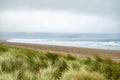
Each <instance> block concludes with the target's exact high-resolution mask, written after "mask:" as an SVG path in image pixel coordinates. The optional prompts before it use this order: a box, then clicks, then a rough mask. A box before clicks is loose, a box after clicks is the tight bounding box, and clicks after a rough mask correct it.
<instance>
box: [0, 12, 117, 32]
mask: <svg viewBox="0 0 120 80" xmlns="http://www.w3.org/2000/svg"><path fill="white" fill-rule="evenodd" d="M0 15H1V21H2V23H1V24H2V28H1V31H25V32H68V33H86V32H87V33H88V32H90V33H100V32H106V30H108V29H109V32H118V31H117V30H118V24H117V22H116V21H115V20H114V19H113V18H109V17H104V16H98V15H90V14H84V13H83V14H79V13H75V12H67V11H63V10H58V11H57V10H41V11H40V10H38V11H37V10H32V11H6V12H3V13H1V14H0ZM109 32H108V33H109Z"/></svg>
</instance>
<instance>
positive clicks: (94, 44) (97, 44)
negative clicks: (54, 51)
mask: <svg viewBox="0 0 120 80" xmlns="http://www.w3.org/2000/svg"><path fill="white" fill-rule="evenodd" d="M7 41H8V42H19V43H33V44H48V45H60V46H74V47H85V48H98V49H110V50H120V41H84V40H62V39H15V38H14V39H9V40H7Z"/></svg>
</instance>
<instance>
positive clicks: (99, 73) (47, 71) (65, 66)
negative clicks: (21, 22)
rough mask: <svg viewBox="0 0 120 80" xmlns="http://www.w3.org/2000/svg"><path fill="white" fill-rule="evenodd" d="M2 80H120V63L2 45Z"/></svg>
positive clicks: (0, 60) (0, 75)
mask: <svg viewBox="0 0 120 80" xmlns="http://www.w3.org/2000/svg"><path fill="white" fill-rule="evenodd" d="M0 80H120V63H118V62H115V61H113V60H111V59H109V58H101V57H99V56H96V57H95V59H91V58H86V59H77V58H75V57H73V56H71V55H69V54H68V55H66V56H63V55H60V54H56V53H50V52H39V51H35V50H30V49H24V48H17V47H12V46H6V45H2V44H0Z"/></svg>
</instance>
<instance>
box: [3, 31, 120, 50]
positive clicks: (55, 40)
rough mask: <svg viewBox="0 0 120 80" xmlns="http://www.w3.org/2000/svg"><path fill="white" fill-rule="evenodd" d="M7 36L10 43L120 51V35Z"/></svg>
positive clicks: (47, 34)
mask: <svg viewBox="0 0 120 80" xmlns="http://www.w3.org/2000/svg"><path fill="white" fill-rule="evenodd" d="M5 35H6V36H7V37H8V39H7V41H8V42H19V43H33V44H48V45H59V46H72V47H84V48H96V49H109V50H120V34H95V33H94V34H83V33H82V34H72V33H70V34H68V33H9V34H5ZM1 36H4V35H1Z"/></svg>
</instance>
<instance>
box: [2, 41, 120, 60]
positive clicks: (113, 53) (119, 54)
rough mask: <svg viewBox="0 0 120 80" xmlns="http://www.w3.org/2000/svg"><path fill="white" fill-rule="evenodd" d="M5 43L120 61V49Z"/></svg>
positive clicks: (83, 56) (79, 56) (80, 56)
mask: <svg viewBox="0 0 120 80" xmlns="http://www.w3.org/2000/svg"><path fill="white" fill-rule="evenodd" d="M3 44H6V45H11V46H17V47H23V48H30V49H35V50H39V51H50V52H55V53H60V54H71V55H73V56H75V57H78V58H85V57H93V56H95V55H99V56H103V57H110V58H111V59H114V60H117V61H120V50H105V49H93V48H78V47H68V46H54V45H43V44H30V43H15V42H3Z"/></svg>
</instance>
